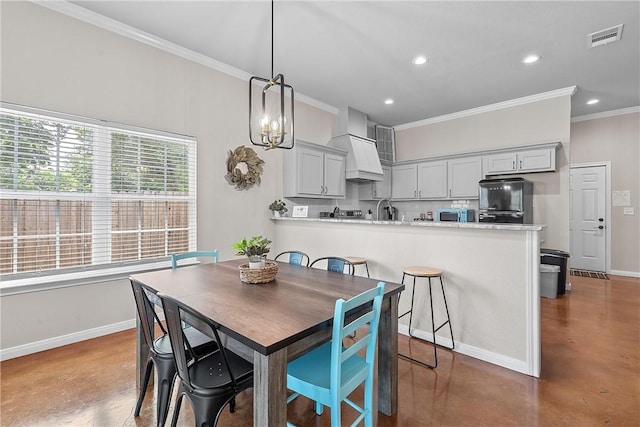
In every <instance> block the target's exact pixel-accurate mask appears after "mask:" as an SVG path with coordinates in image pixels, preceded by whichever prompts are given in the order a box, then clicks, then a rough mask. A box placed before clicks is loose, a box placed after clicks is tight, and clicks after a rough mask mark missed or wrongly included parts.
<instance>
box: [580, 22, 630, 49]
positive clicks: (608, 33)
mask: <svg viewBox="0 0 640 427" xmlns="http://www.w3.org/2000/svg"><path fill="white" fill-rule="evenodd" d="M623 26H624V24H620V25H616V26H615V27H611V28H607V29H606V30H600V31H596V32H595V33H591V34H589V35H588V36H587V39H588V43H589V48H592V47H596V46H602V45H605V44H608V43H612V42H617V41H618V40H620V39H621V38H622V27H623Z"/></svg>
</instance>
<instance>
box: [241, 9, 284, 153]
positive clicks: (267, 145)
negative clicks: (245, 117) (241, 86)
mask: <svg viewBox="0 0 640 427" xmlns="http://www.w3.org/2000/svg"><path fill="white" fill-rule="evenodd" d="M273 3H274V2H273V0H271V77H270V78H268V79H265V78H263V77H258V76H253V77H251V78H250V79H249V139H250V140H251V143H252V144H253V145H258V146H261V147H264V149H265V150H270V149H272V148H286V149H291V148H293V144H294V134H293V87H291V86H289V85H288V84H285V82H284V75H282V74H278V75H276V76H274V73H273ZM254 82H255V83H256V84H260V85H264V86H262V94H261V96H260V97H254V96H253V86H254ZM287 98H288V99H287ZM258 99H260V101H261V102H260V104H258V101H257V100H258ZM254 102H256V105H255V106H254V105H253V103H254ZM287 105H288V108H285V106H287ZM287 110H288V111H287ZM254 111H258V112H259V114H258V118H257V119H256V118H255V115H254Z"/></svg>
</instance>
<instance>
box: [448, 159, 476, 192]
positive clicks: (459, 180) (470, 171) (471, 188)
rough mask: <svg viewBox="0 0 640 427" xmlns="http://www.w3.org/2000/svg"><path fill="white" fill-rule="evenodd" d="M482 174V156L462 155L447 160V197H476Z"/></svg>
mask: <svg viewBox="0 0 640 427" xmlns="http://www.w3.org/2000/svg"><path fill="white" fill-rule="evenodd" d="M482 178H483V176H482V157H480V156H477V157H462V158H459V159H451V160H449V161H448V175H447V184H448V197H449V198H452V199H477V198H478V182H480V180H481V179H482Z"/></svg>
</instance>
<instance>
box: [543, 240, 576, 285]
mask: <svg viewBox="0 0 640 427" xmlns="http://www.w3.org/2000/svg"><path fill="white" fill-rule="evenodd" d="M540 263H541V264H551V265H557V266H559V267H560V274H558V295H562V294H564V292H565V290H566V287H567V286H566V285H567V274H568V273H569V271H568V270H569V269H568V263H569V252H565V251H560V250H558V249H545V248H541V249H540Z"/></svg>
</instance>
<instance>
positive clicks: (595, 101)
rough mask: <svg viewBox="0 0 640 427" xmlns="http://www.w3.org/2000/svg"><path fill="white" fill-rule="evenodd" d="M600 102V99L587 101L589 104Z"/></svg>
mask: <svg viewBox="0 0 640 427" xmlns="http://www.w3.org/2000/svg"><path fill="white" fill-rule="evenodd" d="M598 102H600V100H599V99H590V100H588V101H587V105H593V104H597V103H598Z"/></svg>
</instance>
